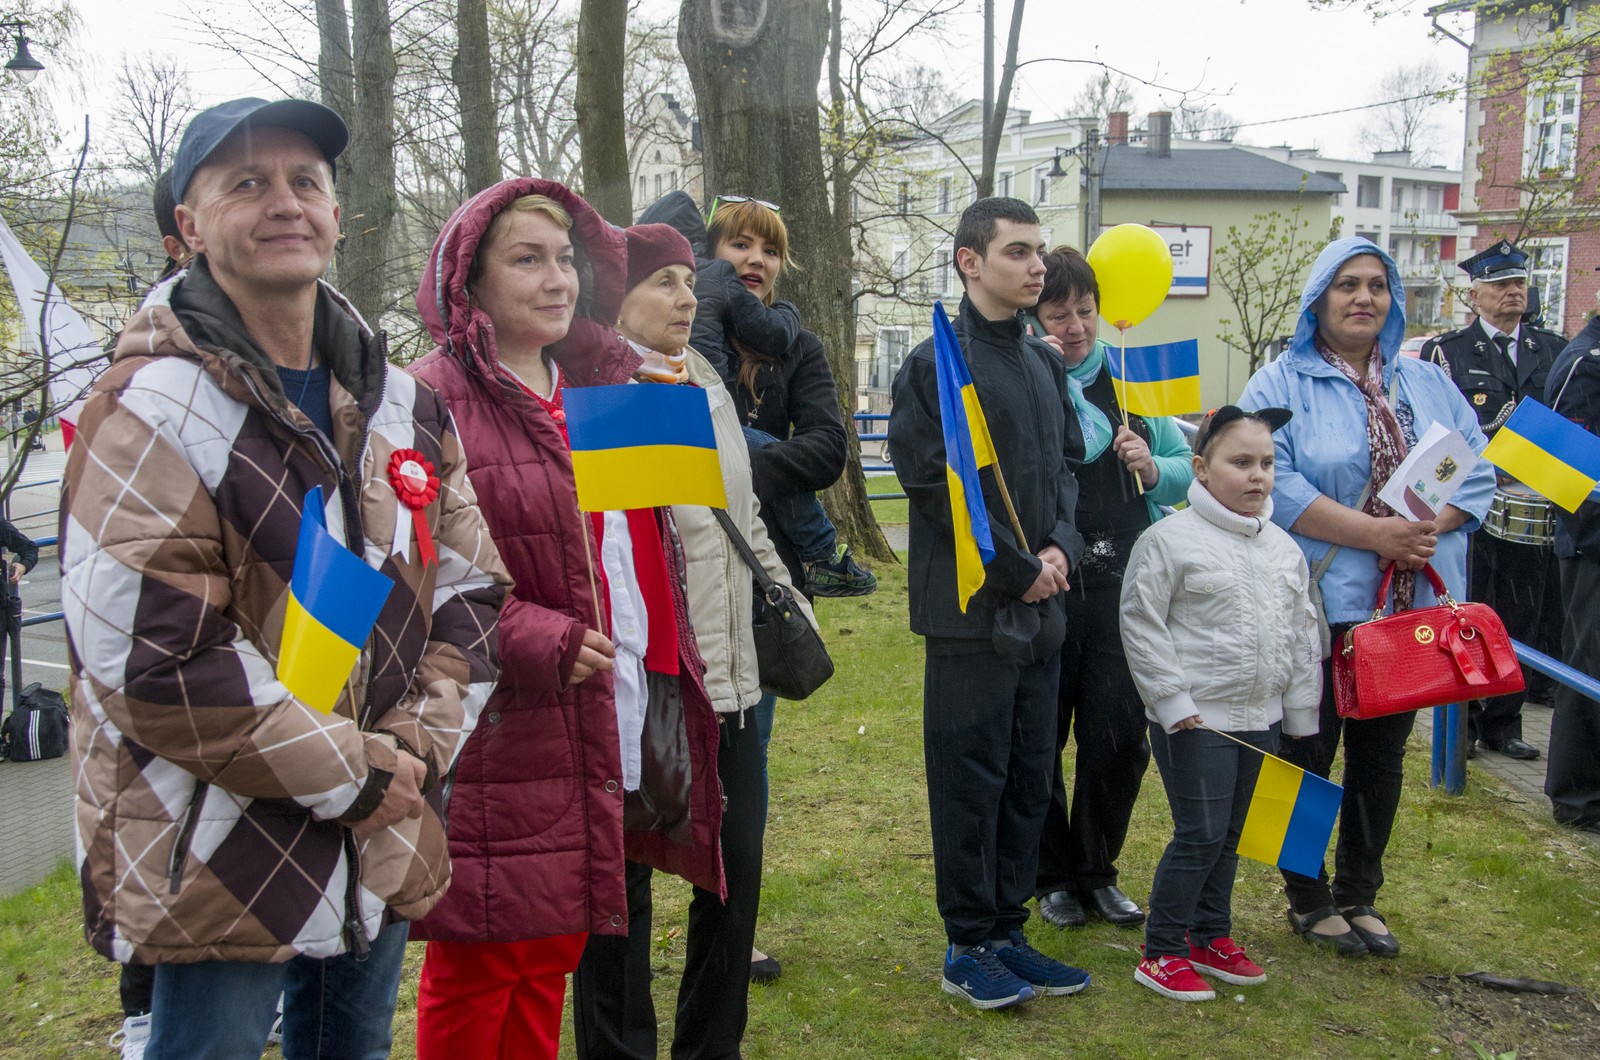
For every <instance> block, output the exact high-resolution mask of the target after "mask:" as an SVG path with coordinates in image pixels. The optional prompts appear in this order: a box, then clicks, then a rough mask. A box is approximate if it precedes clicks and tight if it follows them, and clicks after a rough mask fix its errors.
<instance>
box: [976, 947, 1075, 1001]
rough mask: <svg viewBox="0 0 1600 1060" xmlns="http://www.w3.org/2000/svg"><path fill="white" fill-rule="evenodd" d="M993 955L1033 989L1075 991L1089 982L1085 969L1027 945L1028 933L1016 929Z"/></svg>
mask: <svg viewBox="0 0 1600 1060" xmlns="http://www.w3.org/2000/svg"><path fill="white" fill-rule="evenodd" d="M994 955H995V958H996V959H997V960H999V962H1000V963H1001V964H1003V965H1005V966H1006V967H1007V968H1009V969H1011V971H1012V972H1013V973H1014V974H1015V975H1016V977H1017V978H1018V979H1021V980H1022V981H1023V982H1025V983H1027V984H1028V985H1029V986H1031V987H1033V989H1034V992H1035V993H1039V994H1047V995H1060V994H1076V993H1077V992H1078V991H1080V990H1082V989H1083V988H1084V987H1086V986H1088V985H1089V973H1088V972H1086V971H1084V970H1083V969H1082V968H1074V967H1073V966H1072V965H1070V964H1062V963H1061V962H1060V961H1058V960H1056V959H1055V958H1054V957H1046V956H1045V955H1044V954H1042V953H1040V952H1039V951H1038V950H1036V949H1034V948H1033V947H1032V946H1030V945H1028V937H1027V936H1026V935H1024V934H1023V933H1022V932H1020V931H1013V932H1012V933H1011V945H1009V946H1001V947H1000V948H999V949H997V950H995V951H994Z"/></svg>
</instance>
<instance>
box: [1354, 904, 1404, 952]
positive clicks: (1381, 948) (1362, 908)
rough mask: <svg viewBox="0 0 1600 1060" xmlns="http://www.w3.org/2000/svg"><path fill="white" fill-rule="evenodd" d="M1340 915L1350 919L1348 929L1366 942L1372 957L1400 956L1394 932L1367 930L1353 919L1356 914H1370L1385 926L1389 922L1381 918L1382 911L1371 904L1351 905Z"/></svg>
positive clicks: (1397, 940)
mask: <svg viewBox="0 0 1600 1060" xmlns="http://www.w3.org/2000/svg"><path fill="white" fill-rule="evenodd" d="M1340 915H1341V916H1343V917H1344V918H1345V919H1346V920H1348V921H1350V930H1351V931H1354V932H1355V933H1356V934H1357V935H1360V936H1361V941H1362V942H1365V943H1366V944H1367V952H1368V953H1370V954H1372V955H1373V956H1374V957H1398V956H1400V940H1399V939H1397V938H1395V937H1394V932H1392V931H1389V932H1385V933H1384V934H1382V935H1379V934H1375V933H1374V932H1371V931H1368V930H1367V929H1366V928H1364V927H1362V926H1361V925H1360V924H1357V923H1356V922H1355V920H1354V919H1353V918H1354V917H1358V916H1370V917H1371V918H1372V919H1374V920H1376V921H1377V922H1378V923H1380V924H1383V925H1385V926H1387V925H1388V923H1389V922H1388V921H1387V920H1385V919H1384V918H1383V914H1382V913H1380V912H1378V911H1377V910H1376V909H1374V908H1372V906H1370V905H1352V906H1349V907H1348V908H1346V909H1344V910H1343V911H1341V913H1340Z"/></svg>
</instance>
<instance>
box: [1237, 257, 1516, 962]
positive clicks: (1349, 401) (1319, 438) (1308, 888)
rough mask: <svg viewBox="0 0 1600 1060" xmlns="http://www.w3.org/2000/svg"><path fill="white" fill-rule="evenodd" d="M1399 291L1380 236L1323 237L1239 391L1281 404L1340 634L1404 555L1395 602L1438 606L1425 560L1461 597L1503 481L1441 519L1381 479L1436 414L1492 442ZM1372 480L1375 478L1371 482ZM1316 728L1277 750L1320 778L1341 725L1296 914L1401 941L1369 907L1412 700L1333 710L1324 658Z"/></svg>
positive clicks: (1287, 524)
mask: <svg viewBox="0 0 1600 1060" xmlns="http://www.w3.org/2000/svg"><path fill="white" fill-rule="evenodd" d="M1405 323H1406V322H1405V291H1404V289H1403V288H1402V287H1401V285H1400V273H1399V270H1397V269H1396V268H1395V264H1394V262H1393V261H1392V260H1391V259H1390V258H1389V255H1387V254H1385V253H1384V252H1383V251H1382V250H1381V249H1379V248H1378V246H1377V245H1376V244H1374V243H1372V242H1371V241H1370V240H1367V239H1362V238H1359V237H1358V238H1350V239H1339V240H1335V241H1334V242H1332V243H1330V244H1328V246H1327V247H1326V248H1325V249H1324V250H1323V251H1322V253H1321V254H1320V255H1318V257H1317V260H1316V264H1315V265H1313V266H1312V269H1311V279H1310V281H1309V282H1308V283H1307V284H1306V288H1305V291H1304V293H1303V294H1302V295H1301V297H1300V319H1299V321H1298V323H1297V324H1296V326H1295V332H1294V338H1293V340H1292V341H1291V343H1290V346H1289V349H1288V350H1287V351H1286V352H1284V354H1283V355H1282V356H1281V357H1279V358H1278V359H1277V360H1276V361H1274V362H1272V363H1271V364H1269V365H1267V366H1265V367H1264V368H1262V369H1261V370H1260V371H1259V372H1257V373H1256V374H1255V375H1254V376H1253V377H1252V378H1251V380H1250V382H1249V385H1247V386H1246V387H1245V390H1244V393H1243V394H1242V395H1241V396H1240V398H1239V405H1240V407H1241V408H1245V409H1251V410H1254V409H1263V408H1271V407H1279V408H1287V409H1290V410H1292V411H1293V412H1294V419H1293V420H1291V421H1290V422H1289V424H1288V426H1287V427H1285V428H1284V429H1282V430H1280V431H1278V432H1276V433H1275V434H1274V435H1273V439H1274V441H1275V443H1276V446H1277V456H1276V463H1277V479H1276V484H1275V485H1274V487H1273V490H1272V503H1273V512H1272V520H1273V522H1275V523H1277V524H1278V525H1279V526H1282V527H1283V528H1284V529H1286V530H1288V531H1289V532H1290V533H1291V534H1292V535H1293V537H1294V540H1295V542H1296V543H1297V544H1299V546H1300V547H1301V549H1302V550H1303V551H1304V552H1305V554H1306V560H1307V562H1308V563H1309V564H1310V567H1311V571H1312V575H1313V577H1315V576H1316V574H1317V573H1318V564H1319V563H1320V562H1322V561H1323V560H1324V559H1325V558H1326V557H1327V556H1328V554H1329V552H1331V551H1332V550H1334V549H1335V548H1337V549H1338V551H1337V552H1336V553H1335V554H1334V555H1333V558H1332V561H1331V562H1330V563H1328V564H1327V566H1326V569H1325V571H1323V573H1322V577H1321V583H1320V587H1321V590H1322V600H1323V609H1324V611H1325V613H1326V615H1327V619H1328V623H1329V625H1330V626H1331V628H1332V632H1333V637H1334V641H1335V643H1337V641H1338V638H1339V637H1340V636H1342V634H1343V633H1344V631H1345V630H1347V629H1349V628H1350V626H1351V625H1353V624H1354V623H1357V622H1361V621H1364V620H1365V619H1367V618H1369V617H1371V615H1372V608H1373V601H1374V600H1375V599H1376V597H1377V593H1378V585H1379V582H1380V581H1381V579H1382V576H1383V571H1384V569H1385V568H1386V567H1388V566H1389V565H1390V564H1391V563H1393V564H1395V565H1396V566H1397V568H1398V569H1397V573H1396V577H1395V599H1396V601H1397V604H1396V606H1401V607H1405V606H1417V607H1427V606H1431V605H1432V604H1433V603H1434V602H1435V601H1434V597H1433V591H1432V589H1431V588H1430V587H1429V586H1428V583H1427V580H1426V579H1424V578H1418V576H1417V572H1418V571H1420V570H1421V569H1422V567H1423V565H1424V564H1426V563H1431V564H1432V565H1433V567H1434V569H1435V570H1436V571H1438V573H1439V574H1440V575H1441V576H1443V578H1444V580H1445V584H1446V585H1447V586H1448V587H1449V589H1450V591H1451V593H1452V594H1453V595H1455V596H1456V597H1457V598H1464V597H1465V593H1466V587H1467V534H1469V533H1470V532H1471V531H1473V530H1476V529H1477V528H1478V524H1479V520H1481V519H1482V517H1483V515H1484V513H1485V512H1486V511H1487V510H1488V508H1489V502H1490V500H1491V499H1492V498H1493V496H1494V471H1493V468H1491V467H1490V466H1489V465H1488V464H1486V463H1480V464H1478V465H1477V466H1476V467H1475V468H1474V469H1473V471H1472V473H1471V474H1470V475H1469V476H1468V478H1467V480H1466V482H1465V483H1464V484H1463V485H1462V486H1461V488H1460V489H1459V491H1458V492H1457V493H1456V495H1455V497H1454V498H1453V499H1452V500H1453V503H1451V504H1450V505H1447V506H1446V508H1445V511H1444V512H1443V513H1442V514H1440V515H1439V517H1438V518H1437V519H1435V520H1430V521H1424V522H1410V521H1409V520H1407V519H1405V518H1403V517H1402V516H1400V515H1397V514H1396V513H1395V512H1394V510H1393V509H1391V508H1390V507H1389V506H1388V505H1387V504H1384V503H1383V502H1382V501H1380V500H1378V499H1377V497H1376V494H1377V492H1378V491H1379V490H1381V489H1382V488H1383V486H1384V484H1385V483H1386V482H1387V481H1388V479H1389V476H1390V475H1391V474H1393V472H1394V470H1395V467H1396V466H1397V465H1398V464H1399V462H1400V461H1401V460H1403V459H1404V458H1405V454H1406V453H1407V452H1408V451H1409V449H1410V447H1411V446H1414V445H1415V444H1416V442H1417V439H1418V438H1419V437H1421V436H1422V435H1423V433H1425V432H1426V431H1427V429H1428V427H1429V426H1430V425H1432V424H1433V423H1435V422H1438V423H1442V424H1444V425H1445V426H1446V427H1450V428H1453V429H1455V430H1457V431H1460V432H1461V433H1462V434H1463V435H1464V436H1465V437H1466V439H1467V441H1468V442H1469V443H1470V444H1471V446H1472V448H1473V449H1474V450H1475V451H1477V452H1482V451H1483V447H1484V446H1485V445H1487V444H1488V442H1487V440H1486V439H1485V438H1484V436H1483V432H1482V431H1480V430H1479V429H1478V418H1477V416H1476V415H1475V414H1474V413H1473V411H1472V408H1471V406H1469V405H1468V404H1467V403H1466V400H1465V399H1464V398H1462V396H1461V392H1460V391H1459V390H1457V389H1456V387H1455V386H1454V385H1453V384H1452V383H1451V382H1450V379H1449V377H1447V376H1446V375H1445V374H1444V372H1443V371H1442V370H1440V369H1439V368H1438V367H1437V366H1436V365H1433V364H1429V363H1427V362H1425V361H1420V360H1417V359H1415V358H1410V357H1401V356H1399V349H1400V341H1401V339H1402V337H1403V336H1404V334H1405ZM1369 481H1370V483H1371V485H1370V489H1369V486H1368V483H1369ZM1323 665H1324V673H1323V691H1322V708H1321V731H1320V732H1319V733H1318V734H1317V735H1316V736H1307V737H1304V738H1301V739H1297V740H1294V739H1291V740H1285V741H1284V746H1283V751H1282V756H1283V757H1284V758H1286V759H1288V760H1289V761H1290V762H1293V763H1294V764H1295V765H1298V766H1300V767H1301V768H1303V769H1306V770H1309V771H1310V772H1313V773H1315V774H1317V775H1318V776H1322V777H1326V776H1328V773H1329V771H1330V769H1331V768H1332V765H1333V757H1334V753H1335V751H1336V750H1337V749H1338V746H1339V740H1340V737H1341V735H1342V736H1343V739H1344V754H1345V772H1344V802H1343V805H1342V806H1341V808H1340V814H1339V838H1338V845H1337V847H1336V849H1335V853H1334V874H1333V877H1332V879H1331V880H1330V878H1329V875H1328V871H1327V869H1326V868H1323V869H1322V871H1321V872H1320V873H1319V875H1318V877H1317V878H1316V879H1313V878H1311V877H1309V876H1301V875H1299V874H1297V873H1292V872H1285V873H1284V874H1283V878H1284V887H1285V890H1286V891H1287V893H1288V896H1289V906H1290V908H1289V922H1290V924H1291V925H1292V926H1293V927H1294V929H1295V930H1296V931H1297V932H1299V933H1300V934H1301V935H1302V936H1304V937H1305V938H1306V940H1307V941H1309V942H1312V943H1316V944H1319V945H1325V946H1328V947H1330V948H1333V949H1335V950H1337V951H1338V952H1339V953H1341V954H1343V955H1346V956H1362V955H1367V954H1371V955H1374V956H1381V957H1392V956H1396V955H1398V954H1399V952H1400V944H1399V942H1398V941H1397V940H1396V939H1395V937H1394V935H1393V934H1392V933H1391V932H1390V931H1389V930H1388V928H1387V927H1386V926H1385V923H1384V918H1383V917H1382V915H1381V914H1379V913H1378V912H1377V910H1376V909H1374V908H1373V903H1374V902H1375V901H1376V900H1377V895H1378V888H1379V887H1380V886H1381V885H1382V883H1383V852H1384V848H1385V847H1386V846H1387V845H1388V842H1389V834H1390V831H1391V830H1392V829H1393V826H1394V817H1395V811H1396V810H1397V809H1398V807H1399V805H1400V788H1401V770H1402V765H1403V760H1404V756H1405V743H1406V738H1407V737H1408V736H1409V735H1410V734H1411V726H1412V724H1413V722H1414V721H1415V720H1416V715H1415V714H1414V713H1412V712H1407V713H1403V714H1395V715H1391V716H1389V717H1386V718H1375V719H1372V720H1370V721H1353V720H1348V719H1342V718H1340V717H1339V716H1338V714H1337V713H1336V711H1335V709H1334V699H1333V680H1332V675H1331V671H1332V664H1331V662H1325V663H1324V664H1323Z"/></svg>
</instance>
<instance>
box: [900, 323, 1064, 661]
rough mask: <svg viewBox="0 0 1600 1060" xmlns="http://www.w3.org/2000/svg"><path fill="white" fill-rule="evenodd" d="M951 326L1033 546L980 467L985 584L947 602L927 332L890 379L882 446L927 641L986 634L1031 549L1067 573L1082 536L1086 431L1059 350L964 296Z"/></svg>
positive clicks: (917, 625)
mask: <svg viewBox="0 0 1600 1060" xmlns="http://www.w3.org/2000/svg"><path fill="white" fill-rule="evenodd" d="M955 330H956V335H957V337H959V338H960V340H961V346H962V350H963V352H964V353H965V354H966V358H967V368H968V370H969V371H970V372H971V373H972V382H973V386H974V387H975V389H976V390H977V393H978V402H979V404H980V405H982V407H983V410H984V418H985V419H986V420H987V421H988V423H989V434H990V437H991V438H992V439H993V441H994V448H995V455H996V456H997V458H998V459H999V461H1000V467H1001V470H1002V471H1003V472H1004V474H1005V479H1006V485H1007V487H1009V489H1010V492H1011V497H1012V502H1013V503H1014V504H1015V506H1016V509H1017V517H1018V519H1019V521H1020V522H1021V523H1022V530H1023V533H1024V534H1026V535H1027V538H1028V544H1029V545H1030V546H1031V549H1030V550H1023V549H1022V548H1021V547H1020V546H1019V544H1018V542H1017V539H1016V535H1015V534H1014V533H1013V532H1012V529H1011V522H1010V519H1009V517H1008V516H1007V514H1006V508H1005V502H1004V501H1003V500H1002V499H1001V497H1000V493H999V488H998V487H997V486H996V484H995V479H994V472H993V469H992V468H988V469H985V470H984V471H982V472H981V473H980V474H981V476H982V481H983V498H984V502H985V504H986V506H987V507H988V509H989V526H990V529H991V530H992V531H993V534H994V548H995V557H994V559H993V560H991V561H989V562H988V563H987V564H985V566H984V573H985V575H986V578H985V581H984V584H983V588H981V589H979V590H978V592H977V594H976V595H975V596H973V598H972V600H971V602H970V603H969V604H968V605H967V610H966V613H965V614H963V613H962V612H961V609H960V607H959V606H958V603H957V599H956V566H955V549H954V539H953V537H952V534H953V526H952V523H951V519H950V489H949V486H948V485H947V484H946V479H945V455H944V427H943V421H942V419H941V417H940V415H939V383H938V377H937V375H936V369H935V366H934V354H933V340H932V339H931V338H930V339H927V340H926V341H924V342H922V343H920V344H919V345H918V346H917V348H916V349H914V350H912V351H911V356H910V357H908V358H907V359H906V362H905V364H903V365H901V367H900V372H899V374H898V375H896V376H895V380H894V407H893V408H892V409H891V410H890V413H889V450H890V454H891V456H892V458H893V460H894V466H895V470H896V472H898V474H899V476H900V485H901V486H902V487H904V488H905V491H906V495H907V497H909V498H910V501H911V533H910V551H909V557H908V560H909V568H910V569H909V572H908V573H909V579H910V593H911V631H912V632H913V633H918V634H921V635H922V636H925V637H940V638H950V639H957V640H982V641H988V640H990V638H991V636H992V632H993V625H994V612H995V609H996V608H997V607H998V606H999V605H1000V604H1002V603H1003V602H1005V601H1007V600H1011V599H1020V598H1021V596H1022V595H1023V594H1024V593H1026V592H1027V591H1028V588H1029V587H1030V586H1031V585H1032V584H1033V582H1034V579H1035V578H1037V577H1038V575H1039V570H1040V567H1041V561H1040V560H1039V558H1038V557H1037V555H1035V553H1036V552H1037V551H1038V550H1040V549H1043V548H1044V547H1045V546H1046V545H1056V546H1058V547H1059V548H1060V549H1061V550H1062V551H1063V552H1065V553H1066V554H1067V560H1068V562H1069V563H1070V565H1071V568H1070V570H1071V572H1072V573H1071V574H1069V579H1070V578H1071V576H1072V574H1075V573H1076V571H1077V569H1078V561H1079V560H1080V559H1082V557H1083V538H1082V536H1080V535H1079V533H1078V531H1077V529H1076V528H1075V526H1074V522H1073V520H1074V515H1075V513H1076V511H1077V506H1078V482H1077V479H1076V478H1075V477H1074V476H1073V474H1072V467H1073V465H1075V464H1077V463H1080V462H1081V460H1082V457H1083V437H1082V434H1081V432H1080V431H1079V429H1078V425H1077V416H1076V414H1075V413H1074V412H1073V411H1072V410H1071V398H1070V397H1069V395H1068V391H1067V384H1066V369H1065V367H1064V366H1063V362H1062V360H1061V356H1060V355H1059V354H1057V353H1056V352H1055V351H1054V350H1052V349H1051V348H1050V347H1049V346H1047V345H1045V344H1044V343H1043V342H1040V341H1039V340H1038V339H1034V338H1029V337H1027V336H1025V335H1024V334H1023V331H1022V325H1021V323H1020V321H1019V320H1018V319H1016V318H1012V319H1009V320H1000V321H992V320H985V319H984V318H983V317H982V316H981V315H980V314H979V313H978V312H977V310H975V309H974V308H973V307H972V303H971V302H970V301H968V299H967V298H966V296H965V295H963V296H962V298H961V309H960V312H959V313H958V314H957V315H956V319H955Z"/></svg>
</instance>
